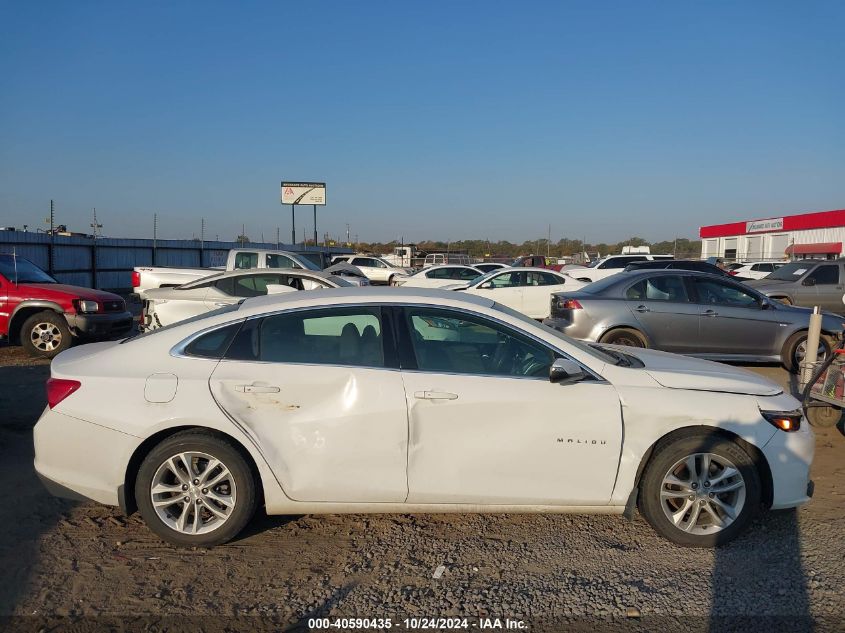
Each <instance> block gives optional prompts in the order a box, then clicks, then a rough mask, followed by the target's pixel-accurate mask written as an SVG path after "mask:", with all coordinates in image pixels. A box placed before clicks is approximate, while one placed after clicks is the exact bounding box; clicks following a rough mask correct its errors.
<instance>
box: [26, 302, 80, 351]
mask: <svg viewBox="0 0 845 633" xmlns="http://www.w3.org/2000/svg"><path fill="white" fill-rule="evenodd" d="M20 341H21V347H23V349H24V351H25V352H26V353H27V354H29V355H30V356H36V357H40V358H53V357H54V356H56V355H57V354H60V353H61V352H63V351H65V350H66V349H67V348H69V347H70V346H71V345H72V344H73V337H72V335H71V333H70V328H69V327H68V326H67V321H65V317H64V315H61V314H59V313H57V312H53V311H52V310H44V311H43V312H37V313H36V314H33V315H32V316H31V317H29V318H28V319H27V320H26V321H24V322H23V325H22V326H21V331H20Z"/></svg>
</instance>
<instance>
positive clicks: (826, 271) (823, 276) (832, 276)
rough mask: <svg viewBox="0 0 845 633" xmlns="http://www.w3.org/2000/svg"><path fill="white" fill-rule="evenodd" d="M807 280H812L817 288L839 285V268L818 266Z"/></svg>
mask: <svg viewBox="0 0 845 633" xmlns="http://www.w3.org/2000/svg"><path fill="white" fill-rule="evenodd" d="M807 279H814V280H815V282H816V285H817V286H822V285H831V284H838V283H839V266H837V265H835V264H834V265H830V266H819V267H818V268H816V269H815V270H814V271H813V272H811V273H810V276H809V277H807Z"/></svg>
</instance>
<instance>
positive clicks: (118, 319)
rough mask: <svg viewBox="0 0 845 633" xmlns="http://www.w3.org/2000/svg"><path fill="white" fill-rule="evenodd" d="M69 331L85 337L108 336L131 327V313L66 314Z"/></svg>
mask: <svg viewBox="0 0 845 633" xmlns="http://www.w3.org/2000/svg"><path fill="white" fill-rule="evenodd" d="M65 316H66V317H67V322H68V325H69V326H70V330H71V332H73V334H75V335H76V336H81V337H85V338H109V337H111V336H117V335H119V334H126V333H127V332H128V331H129V330H131V329H132V313H131V312H129V311H128V310H125V311H123V312H104V313H97V314H66V315H65Z"/></svg>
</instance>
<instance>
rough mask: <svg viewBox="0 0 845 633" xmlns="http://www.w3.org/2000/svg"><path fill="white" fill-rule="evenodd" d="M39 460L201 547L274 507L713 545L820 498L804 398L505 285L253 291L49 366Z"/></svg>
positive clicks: (78, 489) (55, 473)
mask: <svg viewBox="0 0 845 633" xmlns="http://www.w3.org/2000/svg"><path fill="white" fill-rule="evenodd" d="M47 392H48V407H47V408H46V409H45V411H44V413H43V415H42V417H41V419H40V420H39V422H38V424H37V425H36V427H35V431H34V434H35V449H36V451H35V452H36V456H35V467H36V470H37V471H38V473H39V475H40V477H41V478H42V480H43V481H44V483H45V485H46V486H47V487H48V489H50V490H51V491H52V492H54V493H55V494H59V495H64V496H75V497H77V498H79V497H82V498H87V499H92V500H94V501H97V502H99V503H103V504H109V505H115V506H120V507H121V508H122V509H123V510H124V511H125V512H134V511H136V510H138V511H140V513H141V515H142V516H143V518H144V519H145V521H146V523H147V525H148V526H149V528H150V529H151V530H152V531H154V532H155V533H156V534H158V535H159V536H160V537H162V538H163V539H165V540H167V541H169V542H171V543H174V544H177V545H182V546H212V545H216V544H220V543H224V542H225V541H227V540H229V539H232V538H234V537H235V536H236V535H237V534H238V533H239V532H240V531H241V530H242V529H243V528H244V526H245V525H246V524H247V523H248V521H249V520H250V518H251V516H252V515H253V512H254V511H255V509H256V507H257V506H258V505H259V504H261V505H263V506H264V508H265V509H266V511H267V513H268V514H309V513H313V514H320V513H346V512H355V513H359V512H558V513H562V512H580V513H608V514H610V513H615V514H626V515H627V516H630V515H631V514H632V513H633V512H634V511H635V509H636V508H639V510H640V512H641V513H642V514H643V515H644V516H645V518H646V519H647V520H648V521H649V523H650V524H651V525H652V526H653V527H654V529H655V530H656V531H657V532H658V533H659V534H661V535H663V536H664V537H666V538H667V539H669V540H671V541H673V542H675V543H679V544H682V545H687V546H714V545H719V544H721V543H724V542H727V541H729V540H730V539H732V538H734V537H735V536H737V535H738V534H739V533H740V532H742V531H743V530H744V529H745V528H746V527H747V526H748V524H749V522H750V521H751V520H752V518H754V517H755V516H756V515H757V514H758V512H760V511H761V510H762V509H765V508H790V507H795V506H799V505H801V504H803V503H805V502H806V501H808V499H809V497H810V495H811V493H812V483H811V482H810V480H809V478H808V475H809V468H810V463H811V461H812V458H813V448H814V438H813V434H812V432H811V430H810V428H809V426H808V425H807V424H806V423H805V420H804V418H803V417H802V415H801V411H800V408H799V403H798V402H797V401H796V400H795V399H794V398H792V397H791V396H789V395H787V394H785V393H783V392H782V390H781V389H780V387H778V386H777V385H775V384H773V383H771V382H769V381H768V380H765V379H763V378H761V377H759V376H757V375H754V374H752V373H749V372H746V371H743V370H741V369H737V368H732V367H726V366H723V365H717V364H714V363H711V362H708V361H703V360H698V359H692V358H685V357H681V356H675V355H672V354H667V353H664V352H658V351H654V350H646V349H629V348H620V347H616V346H609V345H600V344H592V345H588V344H585V343H581V342H578V341H575V340H573V339H570V338H568V337H566V336H564V335H562V334H560V333H558V332H556V331H555V330H553V329H551V328H548V327H546V326H543V325H542V324H540V323H537V322H536V321H534V320H532V319H530V318H528V317H526V316H524V315H522V314H520V313H518V312H516V311H514V310H512V309H510V308H506V307H503V306H501V305H499V304H497V303H495V302H494V301H492V300H491V299H489V298H485V297H476V296H469V295H465V294H464V293H455V292H449V291H440V290H421V289H403V288H383V289H378V288H367V289H359V288H354V289H349V288H338V289H330V290H325V291H321V292H319V293H305V292H302V293H289V294H284V295H275V296H273V295H270V296H264V297H256V298H252V299H247V300H246V301H244V302H243V303H242V304H236V305H232V306H227V307H224V308H221V309H219V310H217V311H214V312H210V313H206V314H203V315H201V316H200V317H197V318H194V319H189V320H186V321H182V322H180V323H178V324H175V325H173V326H170V327H164V328H161V329H158V330H155V331H153V332H150V333H146V334H142V335H139V336H136V337H134V338H129V339H126V340H124V341H122V342H110V343H99V344H92V345H86V346H84V347H80V348H77V349H71V350H69V351H66V352H64V353H62V354H60V355H59V356H58V357H57V358H56V359H55V360H54V361H53V364H52V366H51V377H50V379H49V381H48V385H47Z"/></svg>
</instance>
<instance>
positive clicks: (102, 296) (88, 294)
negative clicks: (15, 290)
mask: <svg viewBox="0 0 845 633" xmlns="http://www.w3.org/2000/svg"><path fill="white" fill-rule="evenodd" d="M24 285H26V286H27V287H28V288H29V289H31V290H35V289H37V290H38V291H39V297H38V298H43V299H50V295H53V296H55V295H57V294H63V295H67V296H68V297H70V298H71V299H89V300H92V301H99V302H101V303H102V302H103V301H122V297H121V296H120V295H116V294H114V293H113V292H105V291H104V290H95V289H94V288H83V287H82V286H71V285H68V284H35V283H27V284H21V286H24Z"/></svg>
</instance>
